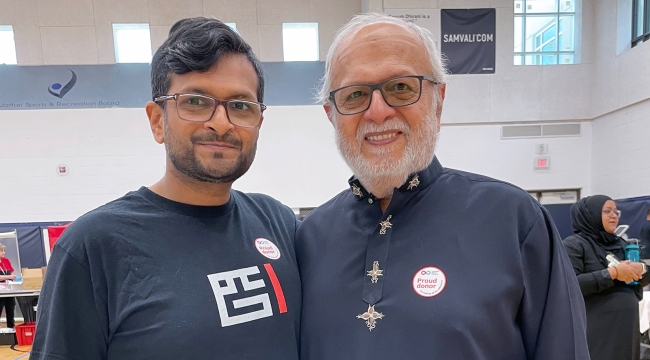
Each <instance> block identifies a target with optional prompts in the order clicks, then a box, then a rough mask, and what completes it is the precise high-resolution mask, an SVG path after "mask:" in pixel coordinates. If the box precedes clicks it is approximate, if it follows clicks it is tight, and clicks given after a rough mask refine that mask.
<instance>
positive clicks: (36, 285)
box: [22, 267, 46, 290]
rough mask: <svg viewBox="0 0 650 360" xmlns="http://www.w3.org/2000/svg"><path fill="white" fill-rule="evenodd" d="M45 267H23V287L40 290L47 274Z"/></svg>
mask: <svg viewBox="0 0 650 360" xmlns="http://www.w3.org/2000/svg"><path fill="white" fill-rule="evenodd" d="M45 269H46V268H45V267H43V268H40V269H27V268H23V269H22V275H23V289H24V290H40V289H41V287H42V286H43V277H44V276H45Z"/></svg>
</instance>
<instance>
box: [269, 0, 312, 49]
mask: <svg viewBox="0 0 650 360" xmlns="http://www.w3.org/2000/svg"><path fill="white" fill-rule="evenodd" d="M308 17H309V1H308V0H260V1H257V23H258V24H260V25H262V24H263V25H272V24H280V29H282V23H283V22H308V21H311V19H309V18H308ZM260 39H261V38H260ZM260 43H261V41H260Z"/></svg>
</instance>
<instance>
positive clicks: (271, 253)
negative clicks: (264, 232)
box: [255, 238, 280, 260]
mask: <svg viewBox="0 0 650 360" xmlns="http://www.w3.org/2000/svg"><path fill="white" fill-rule="evenodd" d="M255 248H257V251H259V252H260V254H262V255H264V256H266V257H267V258H269V259H271V260H277V259H279V258H280V249H278V247H277V246H275V244H274V243H272V242H271V241H269V240H266V239H264V238H257V239H255Z"/></svg>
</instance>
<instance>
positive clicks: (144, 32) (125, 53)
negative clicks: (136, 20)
mask: <svg viewBox="0 0 650 360" xmlns="http://www.w3.org/2000/svg"><path fill="white" fill-rule="evenodd" d="M113 40H114V43H115V62H116V63H149V62H151V36H150V35H149V24H113Z"/></svg>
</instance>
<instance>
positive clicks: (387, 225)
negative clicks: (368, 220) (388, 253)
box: [379, 215, 393, 235]
mask: <svg viewBox="0 0 650 360" xmlns="http://www.w3.org/2000/svg"><path fill="white" fill-rule="evenodd" d="M392 217H393V215H388V217H387V218H386V220H384V221H382V222H380V223H379V225H380V226H381V230H379V234H380V235H384V234H386V229H389V228H392V227H393V224H391V223H390V218H392Z"/></svg>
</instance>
